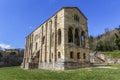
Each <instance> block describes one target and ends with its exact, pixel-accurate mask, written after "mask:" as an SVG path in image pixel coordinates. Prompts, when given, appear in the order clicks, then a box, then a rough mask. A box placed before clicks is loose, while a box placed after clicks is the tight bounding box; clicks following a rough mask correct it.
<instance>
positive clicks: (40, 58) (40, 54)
mask: <svg viewBox="0 0 120 80" xmlns="http://www.w3.org/2000/svg"><path fill="white" fill-rule="evenodd" d="M41 29H42V28H41ZM41 29H40V34H39V35H40V37H39V38H40V39H39V40H40V43H39V44H40V53H39V66H40V63H41V62H42V52H41V49H42V30H41ZM39 66H38V67H39Z"/></svg>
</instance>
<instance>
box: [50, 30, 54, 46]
mask: <svg viewBox="0 0 120 80" xmlns="http://www.w3.org/2000/svg"><path fill="white" fill-rule="evenodd" d="M53 45H54V32H53V33H52V38H51V46H53Z"/></svg>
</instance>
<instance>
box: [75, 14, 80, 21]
mask: <svg viewBox="0 0 120 80" xmlns="http://www.w3.org/2000/svg"><path fill="white" fill-rule="evenodd" d="M74 21H76V22H79V16H78V15H77V14H75V15H74Z"/></svg>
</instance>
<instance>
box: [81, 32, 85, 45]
mask: <svg viewBox="0 0 120 80" xmlns="http://www.w3.org/2000/svg"><path fill="white" fill-rule="evenodd" d="M81 46H82V47H85V32H84V31H82V33H81Z"/></svg>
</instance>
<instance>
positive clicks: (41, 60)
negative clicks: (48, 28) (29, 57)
mask: <svg viewBox="0 0 120 80" xmlns="http://www.w3.org/2000/svg"><path fill="white" fill-rule="evenodd" d="M42 39H43V26H42V27H41V62H43V53H42V52H43V51H42V49H43V45H42V44H43V40H42Z"/></svg>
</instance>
